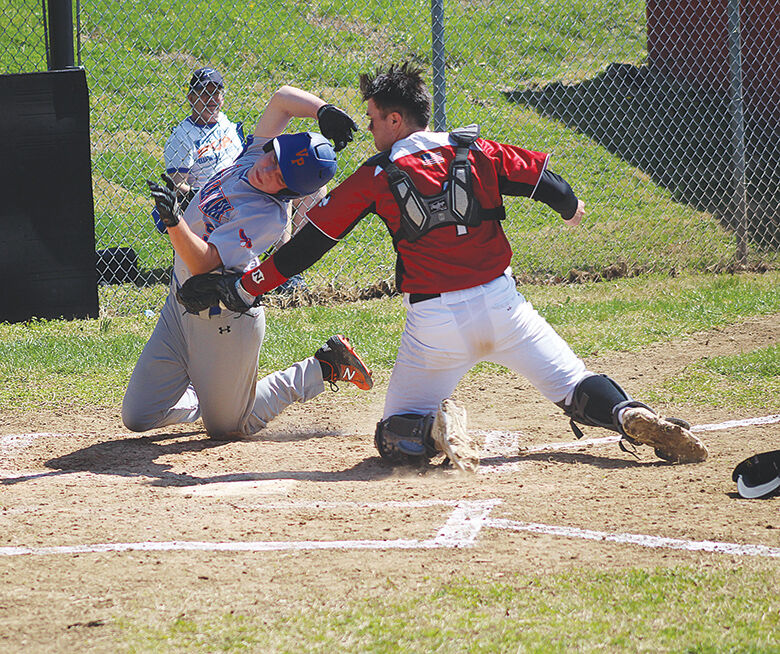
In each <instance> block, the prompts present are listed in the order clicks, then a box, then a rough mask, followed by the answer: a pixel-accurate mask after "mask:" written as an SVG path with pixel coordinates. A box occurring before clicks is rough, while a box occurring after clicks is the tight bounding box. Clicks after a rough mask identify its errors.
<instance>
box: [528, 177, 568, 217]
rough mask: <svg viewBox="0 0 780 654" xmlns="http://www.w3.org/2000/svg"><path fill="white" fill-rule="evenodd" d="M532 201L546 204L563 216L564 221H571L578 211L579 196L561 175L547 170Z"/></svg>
mask: <svg viewBox="0 0 780 654" xmlns="http://www.w3.org/2000/svg"><path fill="white" fill-rule="evenodd" d="M531 199H532V200H536V201H537V202H544V203H545V204H546V205H547V206H548V207H550V208H551V209H553V210H554V211H557V212H558V213H559V214H561V217H562V218H563V219H564V220H569V219H570V218H571V217H572V216H574V213H575V212H576V211H577V196H576V195H574V191H572V188H571V186H569V183H568V182H567V181H566V180H565V179H563V177H561V176H560V175H556V174H555V173H554V172H552V171H551V170H547V169H546V168H545V169H544V171H543V172H542V175H541V177H540V178H539V183H538V184H537V185H536V190H535V191H534V192H533V195H532V196H531Z"/></svg>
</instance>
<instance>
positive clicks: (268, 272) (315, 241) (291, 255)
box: [241, 223, 338, 296]
mask: <svg viewBox="0 0 780 654" xmlns="http://www.w3.org/2000/svg"><path fill="white" fill-rule="evenodd" d="M336 243H338V241H336V240H334V239H332V238H330V237H329V236H326V235H325V234H324V233H323V232H321V231H320V230H319V229H317V227H315V226H314V225H312V224H311V223H307V224H306V225H304V226H303V227H302V228H301V230H300V231H299V232H298V233H297V234H296V235H295V238H293V239H292V240H290V241H288V242H287V243H285V244H284V245H283V246H282V247H280V248H279V249H278V250H277V251H276V252H275V253H274V255H273V256H271V257H269V258H268V259H266V260H265V261H263V263H261V264H260V265H259V266H258V267H257V268H253V269H252V270H248V271H247V272H245V273H244V275H243V277H242V278H241V286H243V288H244V290H246V291H247V292H248V293H250V294H251V295H255V296H257V295H262V294H263V293H267V292H268V291H271V290H273V289H274V288H276V287H277V286H279V285H280V284H283V283H284V282H285V281H286V280H288V279H289V278H290V277H292V276H293V275H297V274H298V273H300V272H303V271H304V270H306V269H307V268H309V267H310V266H312V265H313V264H315V263H316V262H317V261H319V260H320V259H321V258H322V256H323V255H324V254H325V253H326V252H327V251H328V250H330V249H331V248H332V247H333V246H334V245H336Z"/></svg>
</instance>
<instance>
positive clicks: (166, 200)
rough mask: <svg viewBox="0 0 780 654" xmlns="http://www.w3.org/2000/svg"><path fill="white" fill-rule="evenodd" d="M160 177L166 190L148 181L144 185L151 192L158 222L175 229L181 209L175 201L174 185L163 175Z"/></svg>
mask: <svg viewBox="0 0 780 654" xmlns="http://www.w3.org/2000/svg"><path fill="white" fill-rule="evenodd" d="M160 177H162V180H163V181H164V182H165V186H166V187H167V188H164V187H162V186H160V185H159V184H157V183H156V182H152V181H151V180H148V179H147V180H146V184H147V185H148V186H149V190H150V191H151V192H152V198H153V199H154V205H155V206H156V207H157V213H159V214H160V220H162V221H163V224H164V225H165V226H166V227H175V226H176V225H178V224H179V220H181V207H180V206H179V203H178V201H177V200H176V184H174V183H173V180H172V179H171V178H170V177H169V176H168V175H166V174H165V173H163V174H162V175H160Z"/></svg>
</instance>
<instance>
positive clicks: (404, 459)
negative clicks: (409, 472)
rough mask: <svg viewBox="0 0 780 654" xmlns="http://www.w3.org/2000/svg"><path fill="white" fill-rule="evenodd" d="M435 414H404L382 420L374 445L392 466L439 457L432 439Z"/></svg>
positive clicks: (377, 426)
mask: <svg viewBox="0 0 780 654" xmlns="http://www.w3.org/2000/svg"><path fill="white" fill-rule="evenodd" d="M433 419H434V417H433V416H432V415H428V416H422V415H419V414H416V413H403V414H400V415H395V416H390V417H389V418H386V419H385V420H380V421H379V422H378V423H377V425H376V432H375V433H374V445H376V449H377V450H379V454H380V455H381V457H382V458H383V459H384V460H385V461H387V462H388V463H394V464H398V463H411V462H414V461H419V460H422V459H430V458H432V457H434V456H436V454H437V452H436V448H435V446H434V443H433V438H432V437H431V428H432V426H433Z"/></svg>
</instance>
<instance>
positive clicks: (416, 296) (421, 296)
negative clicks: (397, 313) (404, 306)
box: [409, 293, 441, 304]
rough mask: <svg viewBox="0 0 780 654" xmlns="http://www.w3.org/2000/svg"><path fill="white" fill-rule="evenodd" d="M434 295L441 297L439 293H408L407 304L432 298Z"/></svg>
mask: <svg viewBox="0 0 780 654" xmlns="http://www.w3.org/2000/svg"><path fill="white" fill-rule="evenodd" d="M435 297H441V293H409V304H417V303H418V302H423V301H425V300H432V299H433V298H435Z"/></svg>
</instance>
